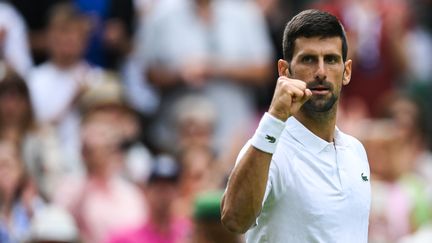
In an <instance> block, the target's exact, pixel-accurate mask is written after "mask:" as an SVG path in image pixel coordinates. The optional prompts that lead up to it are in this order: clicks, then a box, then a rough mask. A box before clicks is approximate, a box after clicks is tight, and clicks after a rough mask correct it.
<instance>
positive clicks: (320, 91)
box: [309, 85, 330, 95]
mask: <svg viewBox="0 0 432 243" xmlns="http://www.w3.org/2000/svg"><path fill="white" fill-rule="evenodd" d="M309 89H310V90H311V91H312V94H314V95H326V94H328V93H330V89H329V88H327V87H326V86H323V85H319V86H315V87H312V88H309Z"/></svg>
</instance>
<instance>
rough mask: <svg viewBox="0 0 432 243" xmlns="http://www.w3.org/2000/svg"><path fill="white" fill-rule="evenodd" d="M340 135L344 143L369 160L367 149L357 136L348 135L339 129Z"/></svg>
mask: <svg viewBox="0 0 432 243" xmlns="http://www.w3.org/2000/svg"><path fill="white" fill-rule="evenodd" d="M339 135H340V136H341V138H342V140H343V145H344V146H346V147H348V148H350V149H352V150H353V151H355V152H356V153H357V154H358V155H360V156H362V158H364V159H366V160H367V155H366V150H365V148H364V146H363V144H362V143H361V142H360V140H358V139H357V138H356V137H354V136H351V135H348V134H346V133H344V132H341V131H339Z"/></svg>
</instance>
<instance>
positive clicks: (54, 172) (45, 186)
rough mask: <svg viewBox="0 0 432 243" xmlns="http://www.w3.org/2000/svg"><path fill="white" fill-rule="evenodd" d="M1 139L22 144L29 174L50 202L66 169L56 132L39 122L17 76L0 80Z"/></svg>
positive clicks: (21, 148)
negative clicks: (40, 124)
mask: <svg viewBox="0 0 432 243" xmlns="http://www.w3.org/2000/svg"><path fill="white" fill-rule="evenodd" d="M0 139H6V140H10V141H14V142H15V143H17V144H19V147H20V150H21V155H22V157H23V159H24V162H25V164H26V168H27V172H28V173H29V174H30V175H31V177H32V178H34V179H35V182H36V184H37V187H38V190H39V192H40V193H41V196H42V197H44V199H46V200H50V199H51V196H52V193H53V190H54V188H55V185H57V184H58V182H59V181H60V180H61V178H62V176H63V174H64V173H65V171H66V166H65V165H64V164H62V163H60V162H61V161H62V160H61V156H60V152H59V150H60V148H59V144H58V141H57V139H56V137H55V133H54V132H53V131H52V129H50V128H49V127H41V126H39V125H38V124H37V123H36V121H35V119H34V116H33V109H32V106H31V102H30V94H29V90H28V87H27V84H26V83H25V81H24V80H23V79H21V78H20V77H19V76H17V75H15V74H8V75H7V76H6V77H4V79H3V80H1V81H0Z"/></svg>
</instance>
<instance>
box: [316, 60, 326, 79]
mask: <svg viewBox="0 0 432 243" xmlns="http://www.w3.org/2000/svg"><path fill="white" fill-rule="evenodd" d="M315 79H316V80H326V79H327V74H326V69H325V65H324V60H323V59H320V60H319V62H318V66H317V70H316V73H315Z"/></svg>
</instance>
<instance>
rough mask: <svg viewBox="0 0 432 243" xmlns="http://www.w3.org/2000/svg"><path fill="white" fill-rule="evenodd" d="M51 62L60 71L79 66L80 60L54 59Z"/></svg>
mask: <svg viewBox="0 0 432 243" xmlns="http://www.w3.org/2000/svg"><path fill="white" fill-rule="evenodd" d="M51 62H52V63H53V64H54V65H55V66H57V67H58V68H60V69H69V68H72V67H73V66H75V65H76V64H78V63H79V62H80V60H75V59H70V60H69V59H61V58H52V59H51Z"/></svg>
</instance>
